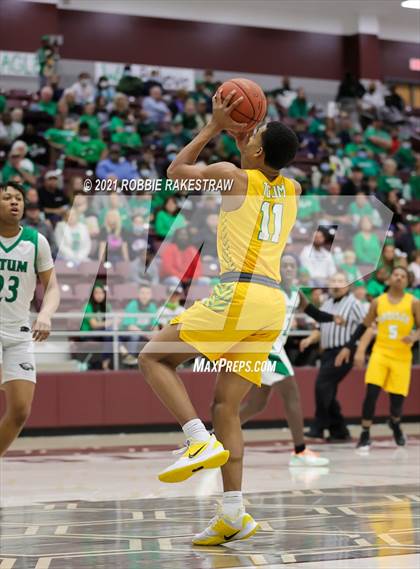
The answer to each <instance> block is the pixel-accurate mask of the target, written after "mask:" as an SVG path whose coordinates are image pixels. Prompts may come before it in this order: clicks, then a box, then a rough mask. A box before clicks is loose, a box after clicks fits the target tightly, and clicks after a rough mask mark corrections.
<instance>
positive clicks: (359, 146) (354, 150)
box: [344, 132, 366, 158]
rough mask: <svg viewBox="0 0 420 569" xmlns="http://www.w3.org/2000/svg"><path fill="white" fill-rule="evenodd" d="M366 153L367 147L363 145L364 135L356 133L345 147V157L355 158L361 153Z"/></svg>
mask: <svg viewBox="0 0 420 569" xmlns="http://www.w3.org/2000/svg"><path fill="white" fill-rule="evenodd" d="M363 151H366V146H365V145H364V144H363V134H362V133H361V132H355V133H354V134H353V136H352V141H351V142H349V143H347V144H346V146H345V147H344V154H345V156H349V157H350V158H354V157H355V156H357V154H358V153H359V152H363Z"/></svg>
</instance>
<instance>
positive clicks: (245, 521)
mask: <svg viewBox="0 0 420 569" xmlns="http://www.w3.org/2000/svg"><path fill="white" fill-rule="evenodd" d="M259 529H260V525H259V524H258V523H257V522H256V521H255V520H254V519H253V517H252V516H250V515H249V514H247V513H246V512H244V511H243V510H242V511H241V510H239V511H238V517H237V518H236V519H231V518H229V517H227V516H224V515H223V513H222V508H221V506H220V505H219V506H218V511H217V514H216V515H215V516H214V518H213V519H212V520H211V522H210V524H209V526H208V527H207V528H206V529H205V530H204V531H202V532H201V533H198V534H197V535H195V536H194V538H193V544H194V545H221V544H222V543H229V542H231V541H238V540H241V539H248V538H249V537H251V536H253V535H254V534H255V533H256V532H257V531H258V530H259Z"/></svg>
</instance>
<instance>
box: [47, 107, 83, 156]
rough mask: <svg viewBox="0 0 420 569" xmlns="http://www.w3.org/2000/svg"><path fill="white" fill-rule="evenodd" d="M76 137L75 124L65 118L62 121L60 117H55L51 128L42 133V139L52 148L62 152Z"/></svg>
mask: <svg viewBox="0 0 420 569" xmlns="http://www.w3.org/2000/svg"><path fill="white" fill-rule="evenodd" d="M76 135H77V122H76V121H75V120H74V119H72V118H70V117H67V118H66V119H64V120H63V117H62V116H61V115H58V116H56V117H55V123H54V127H53V128H49V129H48V130H46V131H45V132H44V138H45V139H46V140H48V143H49V144H50V146H52V147H53V148H57V149H58V150H62V149H63V148H64V147H65V146H67V145H68V144H69V143H70V142H71V141H72V140H73V138H74V137H75V136H76Z"/></svg>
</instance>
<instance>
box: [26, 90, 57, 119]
mask: <svg viewBox="0 0 420 569" xmlns="http://www.w3.org/2000/svg"><path fill="white" fill-rule="evenodd" d="M53 97H54V91H53V90H52V88H51V87H50V86H49V85H45V87H42V89H41V91H40V93H39V101H37V102H36V103H33V104H32V105H31V110H32V111H41V112H43V113H47V114H48V115H50V116H52V117H55V115H56V114H57V103H56V102H55V101H54V100H53Z"/></svg>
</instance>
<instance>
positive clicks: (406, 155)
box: [394, 146, 416, 168]
mask: <svg viewBox="0 0 420 569" xmlns="http://www.w3.org/2000/svg"><path fill="white" fill-rule="evenodd" d="M394 158H395V160H396V161H397V162H398V164H399V165H400V166H401V167H402V168H414V166H415V164H416V157H415V154H414V152H413V149H412V148H411V147H405V146H400V147H399V149H398V150H397V152H396V153H395V154H394Z"/></svg>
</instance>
